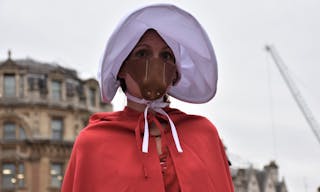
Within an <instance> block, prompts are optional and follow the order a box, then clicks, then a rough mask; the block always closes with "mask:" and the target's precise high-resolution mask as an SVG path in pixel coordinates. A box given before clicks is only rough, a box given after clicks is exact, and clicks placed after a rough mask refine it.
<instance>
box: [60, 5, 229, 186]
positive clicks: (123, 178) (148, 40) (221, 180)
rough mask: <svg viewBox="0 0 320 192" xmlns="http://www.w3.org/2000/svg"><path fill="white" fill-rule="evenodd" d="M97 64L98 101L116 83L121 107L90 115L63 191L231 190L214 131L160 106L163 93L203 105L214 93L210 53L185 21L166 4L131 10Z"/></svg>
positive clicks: (194, 25)
mask: <svg viewBox="0 0 320 192" xmlns="http://www.w3.org/2000/svg"><path fill="white" fill-rule="evenodd" d="M100 67H101V68H100V71H99V81H100V88H101V93H102V99H103V101H105V102H110V101H111V100H112V98H113V97H114V95H115V93H116V91H117V89H118V87H119V86H121V88H122V89H123V90H124V92H125V94H126V96H127V100H128V101H127V106H126V107H125V108H124V110H122V111H118V112H109V113H106V112H102V113H97V114H94V115H93V116H92V117H91V118H90V122H89V125H88V126H87V127H86V128H85V129H84V130H82V131H81V133H80V134H79V136H78V137H77V140H76V142H75V145H74V148H73V152H72V155H71V158H70V161H69V165H68V169H67V171H66V174H65V177H64V182H63V186H62V191H63V192H88V191H90V192H104V191H112V192H113V191H115V192H126V191H129V192H130V191H137V192H144V191H148V192H149V191H150V192H179V191H182V192H193V191H194V192H211V191H212V192H213V191H217V192H229V191H233V186H232V180H231V177H230V173H229V167H228V161H227V158H226V155H225V151H224V147H223V145H222V143H221V141H220V138H219V135H218V133H217V130H216V128H215V127H214V126H213V125H212V124H211V123H210V122H209V121H208V120H207V119H206V118H204V117H201V116H195V115H188V114H185V113H183V112H181V111H179V110H177V109H172V108H170V107H169V106H168V105H169V102H168V99H167V95H171V96H173V97H175V98H177V99H180V100H183V101H186V102H191V103H204V102H207V101H209V100H210V99H211V98H213V96H214V94H215V91H216V82H217V70H216V59H215V55H214V51H213V48H212V45H211V43H210V40H209V39H208V37H207V35H206V33H205V32H204V30H203V28H202V27H201V26H200V24H199V23H198V22H197V21H196V20H195V19H194V17H193V16H191V15H190V14H188V13H187V12H185V11H183V10H181V9H179V8H177V7H175V6H173V5H153V6H148V7H144V8H142V9H139V10H137V11H135V12H133V13H132V14H131V15H129V16H128V17H127V18H126V19H125V20H124V21H123V22H122V23H121V24H120V25H119V27H118V28H117V29H116V30H115V32H114V33H113V34H112V36H111V37H110V39H109V41H108V44H107V47H106V50H105V54H104V57H103V61H102V63H101V66H100Z"/></svg>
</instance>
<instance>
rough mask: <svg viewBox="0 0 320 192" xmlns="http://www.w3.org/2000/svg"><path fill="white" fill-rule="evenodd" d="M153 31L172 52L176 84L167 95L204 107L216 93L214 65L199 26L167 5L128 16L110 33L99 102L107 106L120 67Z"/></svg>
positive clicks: (99, 75) (212, 57) (116, 84)
mask: <svg viewBox="0 0 320 192" xmlns="http://www.w3.org/2000/svg"><path fill="white" fill-rule="evenodd" d="M150 28H152V29H155V30H156V31H157V32H158V33H159V34H160V36H161V37H162V38H163V39H164V40H165V42H166V43H167V44H168V45H169V47H170V48H171V49H172V50H173V53H174V55H175V58H176V65H177V67H178V71H179V74H180V80H179V82H178V83H177V84H175V86H172V87H171V88H170V89H169V91H168V94H169V95H171V96H172V97H175V98H177V99H179V100H182V101H185V102H191V103H205V102H207V101H209V100H210V99H212V98H213V97H214V95H215V93H216V85H217V61H216V57H215V54H214V50H213V47H212V44H211V42H210V40H209V38H208V36H207V34H206V32H205V31H204V29H203V28H202V26H201V25H200V24H199V22H198V21H197V20H196V19H195V18H194V17H193V16H192V15H190V14H189V13H187V12H186V11H184V10H182V9H180V8H178V7H176V6H174V5H169V4H159V5H151V6H147V7H144V8H141V9H138V10H136V11H134V12H133V13H131V14H129V16H127V17H126V18H125V19H124V20H123V21H122V22H121V23H120V24H119V25H118V27H117V28H116V29H115V30H114V32H113V33H112V35H111V37H110V38H109V40H108V43H107V46H106V48H105V51H104V55H103V57H102V60H101V63H100V67H99V71H98V81H99V84H100V89H101V95H102V100H103V101H104V102H111V101H112V99H113V97H114V95H115V94H116V92H117V89H118V88H119V85H120V82H119V81H118V80H117V74H118V72H119V70H120V67H121V65H122V63H123V61H124V60H125V58H126V57H127V56H128V55H129V53H130V52H131V50H132V49H133V48H134V47H135V45H136V44H137V42H138V41H139V39H140V38H141V36H142V35H143V34H144V32H145V31H146V30H148V29H150Z"/></svg>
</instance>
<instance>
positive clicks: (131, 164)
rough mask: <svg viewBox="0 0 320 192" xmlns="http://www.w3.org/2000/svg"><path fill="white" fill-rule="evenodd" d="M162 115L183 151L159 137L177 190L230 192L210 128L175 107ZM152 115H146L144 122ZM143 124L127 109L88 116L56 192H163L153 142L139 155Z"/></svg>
mask: <svg viewBox="0 0 320 192" xmlns="http://www.w3.org/2000/svg"><path fill="white" fill-rule="evenodd" d="M165 111H166V112H167V113H168V114H169V116H170V118H171V119H172V120H173V122H174V124H175V126H176V129H177V132H178V135H179V139H180V143H181V146H182V149H183V153H179V152H177V150H176V147H175V144H174V141H173V138H172V134H171V131H166V132H165V134H164V135H162V138H163V137H165V139H166V141H167V146H168V150H169V153H170V156H171V159H172V162H173V164H174V168H175V171H176V175H177V178H178V182H179V186H180V189H181V191H182V192H232V191H233V184H232V180H231V176H230V172H229V165H228V161H227V158H226V155H225V150H224V146H223V144H222V142H221V140H220V138H219V135H218V133H217V130H216V128H215V127H214V125H212V123H211V122H210V121H209V120H207V119H206V118H204V117H201V116H196V115H187V114H185V113H183V112H181V111H179V110H177V109H172V108H165ZM152 116H153V115H151V114H148V121H151V119H152ZM159 116H161V115H159ZM143 122H144V121H143V112H137V111H134V110H132V109H130V108H127V107H126V108H125V109H124V110H123V111H118V112H103V113H96V114H94V115H93V116H91V118H90V122H89V125H88V126H87V127H86V128H85V129H83V130H82V131H81V132H80V134H79V136H78V137H77V139H76V142H75V144H74V147H73V151H72V154H71V158H70V161H69V165H68V168H67V170H66V173H65V176H64V181H63V185H62V192H106V191H110V192H165V186H164V182H163V177H162V173H161V166H160V162H159V155H158V152H157V148H156V143H155V140H154V139H153V138H150V139H149V152H148V153H142V152H141V142H142V141H141V137H142V136H141V134H142V135H143V129H140V128H139V127H143ZM168 129H170V127H168Z"/></svg>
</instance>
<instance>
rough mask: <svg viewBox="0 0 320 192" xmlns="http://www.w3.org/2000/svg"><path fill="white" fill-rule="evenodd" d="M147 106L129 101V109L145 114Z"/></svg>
mask: <svg viewBox="0 0 320 192" xmlns="http://www.w3.org/2000/svg"><path fill="white" fill-rule="evenodd" d="M146 106H147V105H145V104H140V103H136V102H134V101H131V100H129V99H127V107H129V108H130V109H133V110H136V111H139V112H143V111H144V109H145V108H146Z"/></svg>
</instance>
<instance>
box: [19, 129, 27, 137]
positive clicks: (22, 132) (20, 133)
mask: <svg viewBox="0 0 320 192" xmlns="http://www.w3.org/2000/svg"><path fill="white" fill-rule="evenodd" d="M19 139H21V140H25V139H27V136H26V132H25V131H24V128H22V127H20V129H19Z"/></svg>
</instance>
